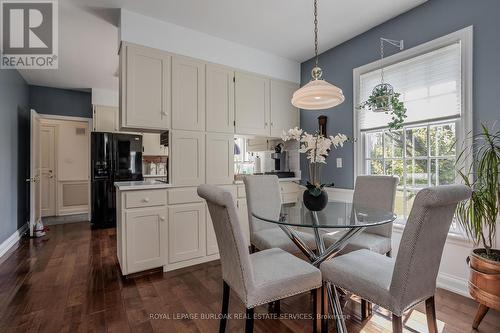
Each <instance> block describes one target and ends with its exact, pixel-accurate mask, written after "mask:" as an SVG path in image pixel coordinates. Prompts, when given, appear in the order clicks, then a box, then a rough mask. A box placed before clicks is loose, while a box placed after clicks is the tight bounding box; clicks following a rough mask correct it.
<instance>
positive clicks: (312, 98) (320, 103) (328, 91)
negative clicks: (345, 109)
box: [292, 79, 345, 110]
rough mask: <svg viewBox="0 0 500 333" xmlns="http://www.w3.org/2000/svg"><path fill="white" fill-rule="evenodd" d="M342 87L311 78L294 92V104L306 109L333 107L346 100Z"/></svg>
mask: <svg viewBox="0 0 500 333" xmlns="http://www.w3.org/2000/svg"><path fill="white" fill-rule="evenodd" d="M344 99H345V98H344V94H343V93H342V89H340V88H338V87H336V86H334V85H333V84H330V83H328V82H326V81H325V80H321V79H317V80H311V81H310V82H309V83H308V84H306V85H305V86H303V87H301V88H300V89H298V90H297V91H295V92H294V93H293V97H292V104H293V106H295V107H297V108H299V109H304V110H323V109H329V108H333V107H334V106H337V105H339V104H341V103H342V102H344Z"/></svg>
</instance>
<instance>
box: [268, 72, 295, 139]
mask: <svg viewBox="0 0 500 333" xmlns="http://www.w3.org/2000/svg"><path fill="white" fill-rule="evenodd" d="M298 88H299V85H298V84H295V83H292V82H286V81H279V80H271V136H272V137H275V138H279V137H281V134H282V133H283V130H285V131H287V130H289V129H290V128H294V127H296V126H299V110H298V109H297V108H296V107H294V106H293V105H292V102H291V101H292V95H293V93H294V92H295V90H297V89H298Z"/></svg>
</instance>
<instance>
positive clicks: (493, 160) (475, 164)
mask: <svg viewBox="0 0 500 333" xmlns="http://www.w3.org/2000/svg"><path fill="white" fill-rule="evenodd" d="M471 140H472V150H469V149H464V150H463V151H462V152H461V154H460V155H459V156H458V159H457V163H459V164H461V163H462V162H463V161H464V160H465V159H467V158H468V156H469V154H470V152H471V151H472V152H473V155H472V163H471V165H470V166H468V167H462V168H458V174H459V175H460V177H461V178H462V180H463V181H464V183H465V184H466V185H467V186H469V187H470V188H471V189H472V191H473V192H472V196H471V198H470V199H469V200H467V201H463V202H461V203H459V204H458V207H457V212H456V216H457V219H458V221H459V223H460V225H461V226H462V227H463V229H464V230H465V232H466V234H467V236H468V237H469V238H470V239H471V240H472V241H474V243H475V244H476V245H478V244H481V246H482V247H481V248H476V249H474V250H473V251H472V253H471V255H470V256H469V257H468V258H467V262H468V264H469V267H470V275H469V293H470V294H471V296H472V297H473V298H474V299H475V300H476V301H478V302H479V303H480V304H479V308H478V311H477V314H476V317H475V319H474V323H473V325H472V327H473V328H477V327H478V326H479V324H480V323H481V320H482V319H483V318H484V316H485V315H486V312H487V311H488V309H489V308H494V309H497V310H500V250H499V249H494V248H493V240H494V238H495V232H496V227H497V226H498V216H499V215H498V214H499V211H500V207H499V202H500V186H499V168H500V131H497V132H495V133H492V132H490V130H489V129H488V128H487V127H486V126H485V125H482V132H481V133H480V134H477V135H474V136H472V138H471Z"/></svg>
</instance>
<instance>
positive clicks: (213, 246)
mask: <svg viewBox="0 0 500 333" xmlns="http://www.w3.org/2000/svg"><path fill="white" fill-rule="evenodd" d="M217 253H219V246H218V245H217V237H216V236H215V230H214V225H213V223H212V218H211V217H210V212H209V211H208V207H207V256H210V255H212V254H217Z"/></svg>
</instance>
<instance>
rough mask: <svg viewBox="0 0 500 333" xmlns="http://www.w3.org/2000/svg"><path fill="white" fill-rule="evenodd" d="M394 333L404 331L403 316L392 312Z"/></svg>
mask: <svg viewBox="0 0 500 333" xmlns="http://www.w3.org/2000/svg"><path fill="white" fill-rule="evenodd" d="M392 333H403V318H401V317H400V316H396V315H395V314H392Z"/></svg>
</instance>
